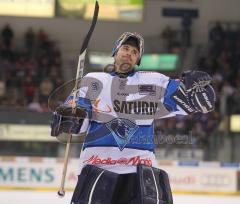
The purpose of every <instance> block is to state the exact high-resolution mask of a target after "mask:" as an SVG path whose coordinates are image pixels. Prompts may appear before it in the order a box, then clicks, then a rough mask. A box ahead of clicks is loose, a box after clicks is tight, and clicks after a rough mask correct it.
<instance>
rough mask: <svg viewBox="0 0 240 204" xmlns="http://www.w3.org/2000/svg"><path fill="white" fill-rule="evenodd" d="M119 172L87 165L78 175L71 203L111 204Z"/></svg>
mask: <svg viewBox="0 0 240 204" xmlns="http://www.w3.org/2000/svg"><path fill="white" fill-rule="evenodd" d="M117 179H118V174H116V173H113V172H110V171H107V170H104V169H101V168H98V167H96V166H93V165H86V166H85V167H84V168H83V169H82V172H81V174H80V175H79V176H78V182H77V186H76V188H75V190H74V193H73V197H72V201H71V204H88V203H99V204H100V203H104V204H111V200H112V197H113V194H114V190H115V186H116V183H117Z"/></svg>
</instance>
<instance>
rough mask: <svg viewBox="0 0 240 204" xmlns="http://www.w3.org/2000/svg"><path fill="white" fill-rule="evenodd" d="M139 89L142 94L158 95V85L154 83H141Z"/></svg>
mask: <svg viewBox="0 0 240 204" xmlns="http://www.w3.org/2000/svg"><path fill="white" fill-rule="evenodd" d="M138 91H139V94H140V95H151V96H156V86H155V85H152V84H144V85H139V86H138Z"/></svg>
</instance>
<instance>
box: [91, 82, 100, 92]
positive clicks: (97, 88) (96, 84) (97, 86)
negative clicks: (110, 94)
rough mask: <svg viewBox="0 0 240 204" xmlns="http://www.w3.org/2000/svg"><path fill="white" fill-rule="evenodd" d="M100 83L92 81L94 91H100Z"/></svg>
mask: <svg viewBox="0 0 240 204" xmlns="http://www.w3.org/2000/svg"><path fill="white" fill-rule="evenodd" d="M99 87H100V85H99V84H98V83H97V82H92V83H91V89H92V91H98V90H99Z"/></svg>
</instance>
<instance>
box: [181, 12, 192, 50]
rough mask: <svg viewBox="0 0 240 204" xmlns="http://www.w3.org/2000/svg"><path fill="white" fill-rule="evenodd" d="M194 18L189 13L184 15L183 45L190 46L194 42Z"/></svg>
mask: <svg viewBox="0 0 240 204" xmlns="http://www.w3.org/2000/svg"><path fill="white" fill-rule="evenodd" d="M191 29H192V18H191V16H190V15H189V14H188V13H185V14H184V15H183V17H182V42H183V46H186V47H189V46H191V44H192V42H191V41H192V31H191Z"/></svg>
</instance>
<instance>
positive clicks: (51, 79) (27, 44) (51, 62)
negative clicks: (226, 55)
mask: <svg viewBox="0 0 240 204" xmlns="http://www.w3.org/2000/svg"><path fill="white" fill-rule="evenodd" d="M17 37H18V40H19V36H17ZM15 38H16V34H15V33H14V30H13V29H12V28H11V26H10V25H9V24H6V25H5V26H4V27H3V28H2V30H1V31H0V106H1V107H2V106H9V107H12V108H28V109H30V110H33V111H38V112H47V111H49V110H48V105H47V102H48V97H49V95H50V93H51V92H52V91H53V90H54V89H55V88H56V87H58V86H60V85H61V84H62V83H63V78H62V71H61V65H62V62H61V52H60V50H59V48H58V45H57V44H56V43H55V41H54V40H53V39H51V38H50V36H49V35H48V34H47V33H46V32H45V31H44V30H43V29H41V28H40V29H39V30H38V31H34V30H33V29H32V28H29V29H28V30H26V32H25V33H24V36H23V37H22V39H21V41H22V42H23V45H22V46H17V45H16V44H17V43H16V42H15Z"/></svg>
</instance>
